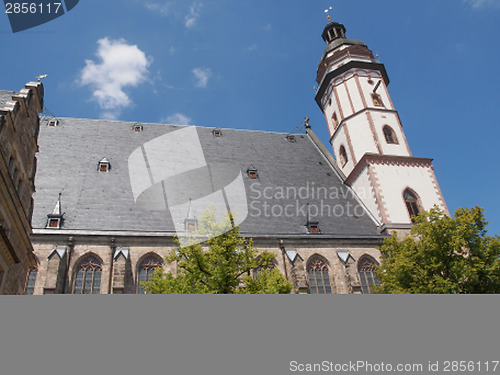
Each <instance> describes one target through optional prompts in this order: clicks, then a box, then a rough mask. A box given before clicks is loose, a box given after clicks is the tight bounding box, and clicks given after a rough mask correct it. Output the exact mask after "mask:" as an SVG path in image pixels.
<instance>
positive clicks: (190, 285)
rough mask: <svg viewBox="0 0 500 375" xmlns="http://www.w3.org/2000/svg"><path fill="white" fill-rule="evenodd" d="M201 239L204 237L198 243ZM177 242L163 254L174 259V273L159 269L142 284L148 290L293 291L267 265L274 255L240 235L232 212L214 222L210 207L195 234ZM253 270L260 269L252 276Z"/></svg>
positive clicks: (216, 291) (161, 292)
mask: <svg viewBox="0 0 500 375" xmlns="http://www.w3.org/2000/svg"><path fill="white" fill-rule="evenodd" d="M200 238H203V239H206V240H205V241H204V242H203V243H199V241H200ZM185 241H187V243H186V242H185ZM177 242H178V243H179V246H178V247H177V248H176V249H174V250H172V252H171V253H170V254H169V255H168V256H167V257H166V261H167V263H170V262H176V264H177V274H176V275H173V274H172V273H169V272H165V271H164V270H163V269H161V268H158V269H157V271H156V272H155V274H154V275H153V276H152V277H151V278H150V280H148V281H147V282H145V283H143V286H144V289H145V290H147V291H148V292H149V293H152V294H235V293H238V294H278V293H280V294H286V293H290V291H291V290H292V285H291V284H290V283H289V282H288V281H287V280H286V279H285V277H284V276H283V275H282V274H281V273H280V272H279V271H278V270H276V269H270V268H269V267H270V265H271V264H272V262H273V259H274V254H272V253H270V252H268V251H264V252H261V253H260V254H259V253H258V252H257V249H255V248H254V247H253V243H252V240H251V239H245V238H243V237H240V235H239V227H237V226H234V225H233V220H232V217H231V215H229V216H228V217H227V219H226V220H224V221H223V222H221V223H217V222H216V220H215V211H214V210H209V211H207V212H205V214H204V215H203V216H202V218H201V220H200V225H199V227H198V229H197V231H196V233H194V234H193V235H192V236H191V237H190V238H189V239H187V240H186V239H183V241H179V240H177ZM181 243H182V245H183V246H181V245H180V244H181ZM203 245H204V246H203ZM255 269H260V272H259V273H258V274H257V277H255V278H253V277H252V276H253V275H252V273H253V272H254V270H255Z"/></svg>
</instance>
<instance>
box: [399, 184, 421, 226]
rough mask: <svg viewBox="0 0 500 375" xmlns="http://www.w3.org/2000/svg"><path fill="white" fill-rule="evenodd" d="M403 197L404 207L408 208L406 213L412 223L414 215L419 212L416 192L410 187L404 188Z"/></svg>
mask: <svg viewBox="0 0 500 375" xmlns="http://www.w3.org/2000/svg"><path fill="white" fill-rule="evenodd" d="M403 198H404V201H405V203H406V208H407V209H408V214H410V218H411V221H412V223H414V222H415V216H417V215H418V214H419V213H420V211H421V210H420V206H421V205H420V200H419V199H418V196H417V194H416V193H415V192H414V191H412V190H411V189H406V190H405V191H404V193H403Z"/></svg>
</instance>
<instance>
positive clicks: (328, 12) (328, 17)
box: [325, 7, 332, 22]
mask: <svg viewBox="0 0 500 375" xmlns="http://www.w3.org/2000/svg"><path fill="white" fill-rule="evenodd" d="M331 10H332V7H329V8H328V9H325V13H326V19H327V20H328V22H332V21H331V20H332V17H330V11H331Z"/></svg>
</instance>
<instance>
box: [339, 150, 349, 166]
mask: <svg viewBox="0 0 500 375" xmlns="http://www.w3.org/2000/svg"><path fill="white" fill-rule="evenodd" d="M339 159H340V165H341V166H342V167H343V166H344V165H346V164H347V162H348V161H349V159H348V158H347V152H346V151H345V147H344V146H340V150H339Z"/></svg>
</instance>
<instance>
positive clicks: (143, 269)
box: [137, 256, 161, 294]
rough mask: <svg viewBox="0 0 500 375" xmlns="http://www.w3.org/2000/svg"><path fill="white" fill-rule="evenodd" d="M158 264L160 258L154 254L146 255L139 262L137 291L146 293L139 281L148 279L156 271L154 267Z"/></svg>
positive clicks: (158, 265)
mask: <svg viewBox="0 0 500 375" xmlns="http://www.w3.org/2000/svg"><path fill="white" fill-rule="evenodd" d="M160 266H161V260H160V259H158V258H157V257H155V256H148V257H146V258H145V259H144V260H143V261H142V262H141V264H140V265H139V269H138V276H137V293H139V294H146V291H145V290H144V288H143V287H142V285H141V282H145V281H148V280H149V278H150V277H151V276H152V275H153V273H154V272H155V271H156V269H157V268H158V267H160Z"/></svg>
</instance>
